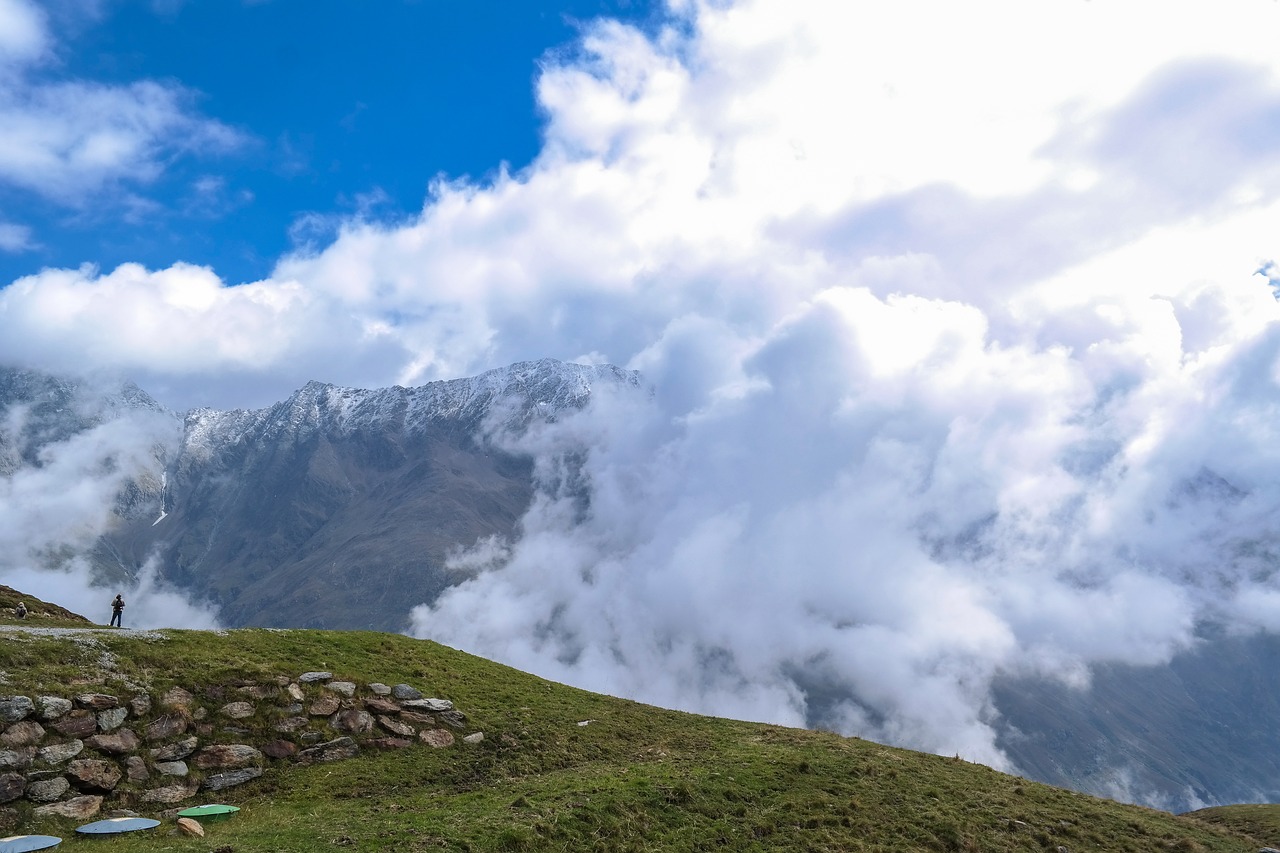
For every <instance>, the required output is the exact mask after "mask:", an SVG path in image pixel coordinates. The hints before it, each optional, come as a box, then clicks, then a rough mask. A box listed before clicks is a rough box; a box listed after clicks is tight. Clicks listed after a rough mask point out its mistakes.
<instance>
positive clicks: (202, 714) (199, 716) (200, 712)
mask: <svg viewBox="0 0 1280 853" xmlns="http://www.w3.org/2000/svg"><path fill="white" fill-rule="evenodd" d="M208 716H209V709H208V708H196V709H195V710H194V711H192V712H191V719H193V720H203V719H205V718H206V717H208Z"/></svg>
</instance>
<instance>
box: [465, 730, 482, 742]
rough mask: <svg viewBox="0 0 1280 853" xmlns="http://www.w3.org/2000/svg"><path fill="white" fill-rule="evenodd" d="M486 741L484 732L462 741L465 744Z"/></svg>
mask: <svg viewBox="0 0 1280 853" xmlns="http://www.w3.org/2000/svg"><path fill="white" fill-rule="evenodd" d="M483 740H484V732H474V733H472V734H469V735H467V736H466V737H464V738H463V739H462V742H463V743H480V742H481V741H483Z"/></svg>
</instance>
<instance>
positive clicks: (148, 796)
mask: <svg viewBox="0 0 1280 853" xmlns="http://www.w3.org/2000/svg"><path fill="white" fill-rule="evenodd" d="M198 790H199V788H198V787H196V786H195V785H165V786H164V787H162V788H152V789H151V790H149V791H143V792H142V796H141V797H140V798H139V799H141V800H142V802H144V803H161V804H169V803H180V802H182V801H183V800H186V799H190V798H191V797H194V796H195V795H196V791H198Z"/></svg>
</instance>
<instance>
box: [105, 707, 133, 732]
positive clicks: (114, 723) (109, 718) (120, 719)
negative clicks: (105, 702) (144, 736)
mask: <svg viewBox="0 0 1280 853" xmlns="http://www.w3.org/2000/svg"><path fill="white" fill-rule="evenodd" d="M128 716H129V709H128V708H108V709H107V710H105V711H99V712H98V729H99V730H101V731H104V732H112V731H115V730H116V729H118V728H120V727H121V726H122V725H124V721H125V718H126V717H128Z"/></svg>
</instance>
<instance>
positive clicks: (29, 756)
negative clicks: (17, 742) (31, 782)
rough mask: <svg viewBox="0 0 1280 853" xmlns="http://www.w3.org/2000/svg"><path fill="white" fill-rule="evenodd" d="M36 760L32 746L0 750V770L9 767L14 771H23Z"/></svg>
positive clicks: (34, 749)
mask: <svg viewBox="0 0 1280 853" xmlns="http://www.w3.org/2000/svg"><path fill="white" fill-rule="evenodd" d="M35 759H36V748H35V747H34V746H19V747H15V748H14V749H0V768H3V767H10V768H12V769H14V770H25V769H26V768H28V767H30V766H31V762H32V761H35Z"/></svg>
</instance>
